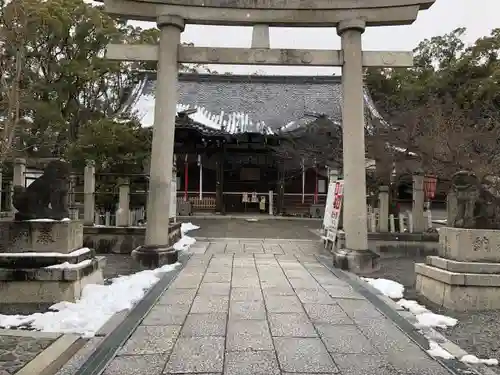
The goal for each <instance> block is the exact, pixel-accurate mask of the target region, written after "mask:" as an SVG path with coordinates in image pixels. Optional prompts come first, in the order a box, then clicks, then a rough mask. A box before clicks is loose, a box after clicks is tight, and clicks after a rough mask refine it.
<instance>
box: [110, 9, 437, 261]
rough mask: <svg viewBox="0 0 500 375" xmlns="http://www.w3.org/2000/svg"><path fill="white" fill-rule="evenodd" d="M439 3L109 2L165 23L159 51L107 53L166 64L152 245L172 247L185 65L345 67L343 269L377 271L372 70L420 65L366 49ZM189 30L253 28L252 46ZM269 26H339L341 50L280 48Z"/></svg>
mask: <svg viewBox="0 0 500 375" xmlns="http://www.w3.org/2000/svg"><path fill="white" fill-rule="evenodd" d="M434 2H435V0H104V3H105V9H106V11H107V12H108V13H110V14H112V15H117V16H120V17H122V18H127V19H131V20H141V21H153V22H156V24H157V25H158V28H159V29H160V43H159V45H117V44H111V45H109V46H108V50H107V55H106V57H107V58H109V59H112V60H123V61H157V62H158V73H157V83H156V98H155V100H156V101H157V103H159V105H156V106H155V113H154V131H153V145H152V152H151V171H150V188H149V197H148V208H147V210H148V211H147V213H148V214H147V215H148V220H147V227H146V243H145V248H146V249H150V250H151V251H162V249H163V250H165V248H166V246H167V244H168V233H167V232H168V231H167V230H166V228H168V226H169V215H168V212H170V210H169V204H170V188H171V181H172V173H171V171H172V161H173V146H174V132H175V116H176V103H177V79H178V71H177V67H178V63H202V64H231V65H237V64H244V65H302V66H340V67H342V89H343V104H342V123H343V147H344V149H343V153H344V158H343V159H344V165H343V172H344V183H345V185H344V186H345V188H344V191H345V195H344V207H343V208H344V218H343V223H344V224H343V225H344V230H345V234H346V251H344V252H342V254H341V259H342V260H343V261H342V264H343V265H344V266H345V267H346V268H349V269H351V270H353V271H365V270H370V269H371V268H373V267H374V266H375V265H376V262H375V261H374V260H375V258H376V256H375V255H374V254H372V253H371V252H370V251H369V250H368V235H367V209H366V176H365V173H366V171H365V139H364V132H365V124H364V110H363V105H364V102H363V67H410V66H412V60H413V57H412V54H411V52H374V51H362V48H361V35H362V34H363V32H364V30H365V28H366V27H370V26H391V25H406V24H411V23H413V22H414V21H415V20H416V18H417V15H418V12H419V11H420V10H424V9H428V8H429V7H430V6H431V5H432V4H433V3H434ZM186 24H202V25H231V26H253V28H254V29H253V41H252V48H211V47H210V48H209V47H189V46H182V45H181V44H180V38H181V33H182V31H183V30H184V27H185V25H186ZM269 26H274V27H325V28H329V27H332V28H333V27H336V29H337V33H338V35H340V37H341V40H342V49H341V50H340V51H331V50H305V49H270V48H269V47H270V43H269Z"/></svg>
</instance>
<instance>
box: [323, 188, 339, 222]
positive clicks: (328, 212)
mask: <svg viewBox="0 0 500 375" xmlns="http://www.w3.org/2000/svg"><path fill="white" fill-rule="evenodd" d="M336 181H337V180H334V179H330V182H329V183H328V193H327V195H326V205H325V214H324V216H323V229H325V230H326V228H329V227H331V226H332V209H333V199H334V198H335V182H336Z"/></svg>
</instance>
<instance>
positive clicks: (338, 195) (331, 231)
mask: <svg viewBox="0 0 500 375" xmlns="http://www.w3.org/2000/svg"><path fill="white" fill-rule="evenodd" d="M343 197H344V181H343V180H338V181H337V182H336V183H335V188H334V190H333V203H332V205H331V208H330V212H331V214H330V218H331V219H330V220H331V221H330V226H328V227H326V231H327V233H326V237H327V239H328V240H329V241H331V242H332V243H335V240H336V238H337V230H338V227H339V221H340V215H341V214H342V199H343ZM325 211H326V209H325Z"/></svg>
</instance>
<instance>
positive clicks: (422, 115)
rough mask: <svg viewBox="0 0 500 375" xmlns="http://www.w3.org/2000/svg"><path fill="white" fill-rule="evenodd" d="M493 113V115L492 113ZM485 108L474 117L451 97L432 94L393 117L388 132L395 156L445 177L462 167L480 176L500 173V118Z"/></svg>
mask: <svg viewBox="0 0 500 375" xmlns="http://www.w3.org/2000/svg"><path fill="white" fill-rule="evenodd" d="M489 113H491V115H489ZM495 113H496V112H495V111H491V112H488V111H487V109H485V110H484V111H483V112H482V114H481V117H472V116H471V113H470V112H469V111H467V109H464V108H461V107H460V106H458V105H457V103H456V102H455V101H454V100H453V99H451V98H446V99H437V98H431V99H429V100H428V101H427V102H426V103H425V104H423V105H419V106H416V107H410V106H409V107H408V108H407V109H405V110H404V111H400V114H399V115H398V116H397V117H395V118H394V119H393V121H392V122H391V127H390V129H388V131H387V133H386V134H385V135H384V137H385V140H386V141H387V143H388V145H389V147H392V148H393V149H397V152H394V155H395V158H396V159H398V158H399V160H400V161H403V163H402V165H404V161H405V160H406V161H408V164H406V165H407V166H409V165H410V164H411V169H415V168H421V169H422V170H424V171H425V172H426V173H432V174H435V175H438V176H440V177H443V178H449V177H450V176H451V175H452V174H453V173H455V172H456V171H458V170H469V171H472V172H474V173H475V174H476V175H477V176H478V178H480V179H483V178H484V177H486V176H489V175H493V176H498V175H499V173H500V141H499V139H500V119H499V118H497V116H495Z"/></svg>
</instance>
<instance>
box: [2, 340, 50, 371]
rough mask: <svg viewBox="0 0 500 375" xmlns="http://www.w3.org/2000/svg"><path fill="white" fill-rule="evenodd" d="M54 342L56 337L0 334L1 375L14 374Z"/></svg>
mask: <svg viewBox="0 0 500 375" xmlns="http://www.w3.org/2000/svg"><path fill="white" fill-rule="evenodd" d="M53 342H54V339H40V338H34V337H20V336H3V335H2V336H0V375H13V374H15V373H16V372H17V371H19V370H20V369H21V368H23V367H24V366H26V364H28V362H30V361H31V360H32V359H33V358H35V357H36V356H37V355H38V354H40V353H41V352H42V351H43V350H44V349H45V348H47V347H48V346H49V345H50V344H52V343H53Z"/></svg>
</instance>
